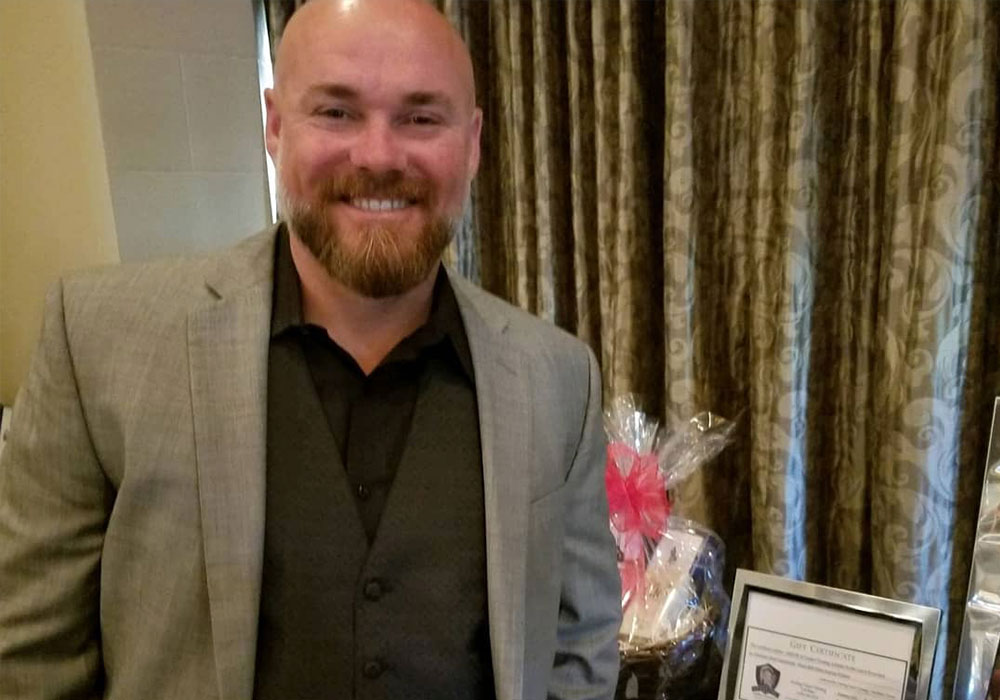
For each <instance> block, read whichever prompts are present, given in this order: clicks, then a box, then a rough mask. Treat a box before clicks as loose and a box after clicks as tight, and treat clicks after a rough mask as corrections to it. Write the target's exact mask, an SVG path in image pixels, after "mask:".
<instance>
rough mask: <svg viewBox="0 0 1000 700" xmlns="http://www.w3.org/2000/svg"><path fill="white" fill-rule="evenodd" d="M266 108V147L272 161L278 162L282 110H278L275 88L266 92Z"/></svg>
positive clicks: (267, 89)
mask: <svg viewBox="0 0 1000 700" xmlns="http://www.w3.org/2000/svg"><path fill="white" fill-rule="evenodd" d="M264 108H265V110H266V111H267V119H266V120H265V122H264V145H265V146H266V148H267V152H268V154H269V155H270V156H271V160H273V161H275V162H277V161H278V144H279V143H281V110H280V109H279V108H278V96H277V94H276V93H275V92H274V88H266V89H265V90H264Z"/></svg>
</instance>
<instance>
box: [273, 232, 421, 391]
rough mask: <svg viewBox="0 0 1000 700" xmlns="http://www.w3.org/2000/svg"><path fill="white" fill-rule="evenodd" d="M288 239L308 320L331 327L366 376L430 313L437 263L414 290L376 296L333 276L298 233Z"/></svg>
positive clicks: (305, 316) (339, 341)
mask: <svg viewBox="0 0 1000 700" xmlns="http://www.w3.org/2000/svg"><path fill="white" fill-rule="evenodd" d="M288 238H289V241H290V243H291V248H292V260H293V262H294V263H295V269H296V271H297V272H298V273H299V281H300V282H301V286H302V316H303V318H304V320H305V321H306V323H312V324H315V325H317V326H320V327H321V328H323V329H325V330H326V332H327V335H329V336H330V338H331V339H332V340H333V341H334V342H335V343H337V345H339V346H340V347H341V348H343V349H344V350H345V351H346V352H347V353H348V354H349V355H350V356H351V357H353V358H354V361H355V362H357V363H358V366H359V367H360V368H361V370H362V371H363V372H364V373H365V374H366V375H367V374H370V373H371V372H372V371H373V370H374V369H375V368H376V367H378V365H379V363H380V362H382V360H383V359H385V356H386V355H388V354H389V353H390V352H391V351H392V349H393V348H394V347H396V345H398V344H399V342H400V341H401V340H403V338H406V337H407V336H409V335H410V334H412V333H413V332H414V331H416V330H417V329H418V328H420V327H421V326H422V325H424V324H425V323H426V322H427V319H428V318H429V317H430V313H431V302H432V298H433V294H434V282H435V279H436V277H437V266H435V267H434V269H433V270H432V271H431V273H430V274H429V275H428V276H427V278H426V279H425V280H423V281H422V282H420V284H418V285H417V286H415V287H414V288H412V289H410V290H409V291H406V292H404V293H402V294H400V295H398V296H393V297H384V298H381V299H371V298H369V297H366V296H363V295H361V294H358V293H357V292H355V291H354V290H353V289H350V288H348V287H346V286H344V285H343V284H341V283H340V282H338V281H337V280H335V279H333V278H332V277H331V276H330V274H329V273H328V272H327V271H326V269H325V268H324V267H323V265H322V264H321V263H320V262H319V261H318V260H317V259H316V257H315V256H314V255H313V254H312V252H311V251H310V250H309V249H308V248H306V246H305V244H303V243H302V242H301V241H300V240H299V239H298V237H297V236H295V235H294V234H291V235H289V237H288Z"/></svg>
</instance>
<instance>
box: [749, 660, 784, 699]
mask: <svg viewBox="0 0 1000 700" xmlns="http://www.w3.org/2000/svg"><path fill="white" fill-rule="evenodd" d="M754 675H755V676H756V678H757V685H755V686H754V687H752V688H751V689H750V692H753V693H760V694H761V695H770V696H771V697H773V698H776V697H780V695H781V693H779V692H778V691H777V687H778V681H780V680H781V671H779V670H778V669H776V668H775V667H774V666H772V665H771V664H761V665H759V666H758V667H757V668H756V670H755V674H754Z"/></svg>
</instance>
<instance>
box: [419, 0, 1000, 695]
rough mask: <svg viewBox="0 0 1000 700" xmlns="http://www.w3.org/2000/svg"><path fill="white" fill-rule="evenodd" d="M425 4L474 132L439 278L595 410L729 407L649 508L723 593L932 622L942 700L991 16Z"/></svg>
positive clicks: (966, 545)
mask: <svg viewBox="0 0 1000 700" xmlns="http://www.w3.org/2000/svg"><path fill="white" fill-rule="evenodd" d="M436 3H437V5H438V6H439V7H441V8H442V9H443V10H444V12H445V13H446V14H447V15H448V16H449V17H450V18H451V19H452V20H453V22H454V23H455V24H456V26H457V27H459V29H460V31H461V32H462V33H463V34H464V36H465V37H466V40H467V42H468V44H469V46H470V49H471V51H472V54H473V61H474V63H475V68H476V75H477V81H478V84H477V92H478V98H479V102H480V104H481V105H482V106H483V108H484V111H485V116H486V118H485V125H484V136H483V161H482V166H481V169H480V175H479V177H478V179H477V182H476V184H475V186H474V191H473V206H472V208H471V211H470V214H469V217H468V220H467V221H466V225H465V227H464V229H463V231H462V233H461V234H460V235H459V236H458V237H457V239H456V242H455V245H454V246H453V250H452V252H451V254H452V258H453V261H454V262H455V263H456V264H457V265H458V267H459V268H460V269H461V270H462V271H463V272H465V273H466V274H467V275H469V276H470V277H473V278H474V279H477V280H478V281H480V282H481V284H482V285H483V286H484V287H486V288H487V289H490V290H491V291H493V292H495V293H497V294H499V295H500V296H503V297H505V298H507V299H509V300H511V301H512V302H514V303H516V304H519V305H520V306H522V307H524V308H526V309H528V310H530V311H532V312H534V313H536V314H538V315H540V316H543V317H545V318H548V319H550V320H552V321H554V322H555V323H557V324H559V325H561V326H563V327H564V328H566V329H568V330H569V331H571V332H573V333H576V334H577V335H578V336H580V337H581V338H583V339H584V340H586V341H587V342H589V343H590V344H591V346H592V347H593V348H594V350H595V352H596V353H597V355H598V358H599V359H600V360H601V364H602V367H603V374H604V390H605V395H606V397H611V396H615V395H618V394H621V393H624V392H635V393H637V394H638V395H639V396H640V397H641V399H642V401H643V403H644V405H645V407H646V408H647V410H648V411H650V412H652V413H654V414H658V415H661V416H664V417H669V418H670V419H678V418H682V417H686V416H689V415H691V414H693V413H694V412H696V411H697V410H699V409H706V408H707V409H711V410H713V411H716V412H718V413H721V414H722V415H727V416H734V415H736V414H737V413H739V412H741V411H743V412H744V416H743V418H742V428H741V432H740V434H739V437H738V442H737V444H736V445H734V446H733V447H731V448H730V449H729V450H728V452H727V453H724V455H723V457H721V458H720V459H719V460H717V462H716V463H714V464H713V465H711V467H710V468H708V469H707V470H705V471H704V472H703V473H701V474H700V475H698V476H697V477H695V478H693V479H692V480H690V481H689V482H688V483H687V484H686V485H685V486H684V487H683V488H682V489H681V490H680V492H679V493H677V494H675V496H676V501H677V503H676V507H677V509H678V510H679V511H680V512H682V513H684V514H686V515H688V516H690V517H693V518H695V519H697V520H700V521H702V522H704V523H706V524H707V525H709V526H710V527H712V528H713V529H715V530H716V531H717V532H719V534H720V535H722V537H723V538H724V539H725V541H726V543H727V546H728V556H729V575H730V576H732V572H733V571H734V569H735V568H736V567H737V566H742V567H749V568H753V569H757V570H760V571H765V572H772V573H777V574H781V575H785V576H790V577H794V578H799V579H806V580H809V581H813V582H817V583H823V584H829V585H833V586H838V587H843V588H848V589H852V590H859V591H865V592H872V593H875V594H878V595H883V596H888V597H892V598H899V599H903V600H910V601H914V602H919V603H923V604H926V605H932V606H935V607H938V608H941V609H942V610H943V611H944V619H943V624H944V629H945V630H946V631H947V632H948V634H947V635H942V641H941V645H940V646H939V649H938V670H937V673H936V675H935V680H934V683H933V687H932V697H933V698H942V697H944V695H945V694H946V693H947V695H949V696H950V693H951V688H950V684H951V678H950V672H951V669H950V667H951V666H952V665H953V660H954V656H955V645H956V642H957V634H958V631H959V630H960V628H961V624H962V613H963V606H964V601H965V592H966V585H967V580H968V568H969V562H970V555H971V548H972V540H973V535H974V528H975V519H976V513H977V511H978V504H979V490H980V487H981V484H982V477H983V467H984V461H985V451H986V444H985V443H986V437H987V432H988V425H989V420H990V415H991V407H992V402H993V397H994V396H995V395H997V394H1000V141H998V138H997V127H998V113H1000V90H998V85H1000V58H998V57H1000V46H998V35H1000V3H995V2H991V1H990V0H953V1H949V2H940V1H935V0H896V1H895V2H893V1H890V0H884V1H876V0H849V1H846V2H826V1H823V0H794V1H787V0H726V1H725V2H699V1H698V0H666V1H663V2H644V1H643V0H599V1H593V2H587V1H584V0H566V1H564V2H551V1H550V0H516V1H515V0H510V1H500V0H495V1H493V2H481V1H476V0H436ZM946 652H947V656H945V654H946ZM945 659H947V663H945V661H944V660H945ZM946 667H947V668H946Z"/></svg>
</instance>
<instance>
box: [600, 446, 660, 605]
mask: <svg viewBox="0 0 1000 700" xmlns="http://www.w3.org/2000/svg"><path fill="white" fill-rule="evenodd" d="M604 485H605V487H606V488H607V492H608V508H609V510H610V512H611V527H612V530H613V531H614V534H615V539H616V541H617V542H618V548H619V550H620V551H621V554H622V561H621V562H619V564H618V572H619V574H621V579H622V607H623V609H624V608H625V607H627V606H628V603H629V602H630V601H631V600H633V599H634V598H635V597H636V596H638V595H640V594H641V591H642V587H643V581H644V579H645V573H646V552H645V547H644V543H643V539H644V538H648V539H650V540H652V541H653V542H654V543H655V542H657V541H658V540H659V539H660V535H661V533H662V531H663V526H664V524H665V523H666V520H667V516H668V515H670V501H669V500H668V499H667V489H666V484H665V482H664V480H663V474H662V473H661V472H660V466H659V464H658V462H657V459H656V455H654V454H642V455H640V454H639V453H638V452H636V451H635V450H633V449H632V448H631V447H629V446H628V445H626V444H625V443H622V442H613V443H611V444H610V445H608V459H607V464H606V466H605V469H604Z"/></svg>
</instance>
